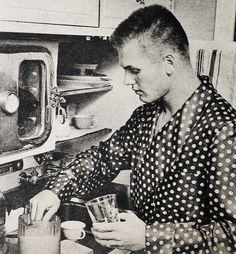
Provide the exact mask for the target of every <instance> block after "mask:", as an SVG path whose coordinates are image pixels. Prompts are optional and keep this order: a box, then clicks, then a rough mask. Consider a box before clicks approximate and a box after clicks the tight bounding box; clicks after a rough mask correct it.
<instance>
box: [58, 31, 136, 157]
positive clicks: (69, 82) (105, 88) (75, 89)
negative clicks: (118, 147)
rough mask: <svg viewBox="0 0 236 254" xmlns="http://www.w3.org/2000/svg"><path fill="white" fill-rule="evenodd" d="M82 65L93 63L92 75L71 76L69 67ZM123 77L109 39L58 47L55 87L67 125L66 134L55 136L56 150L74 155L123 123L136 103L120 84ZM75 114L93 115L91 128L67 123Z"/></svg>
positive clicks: (82, 39)
mask: <svg viewBox="0 0 236 254" xmlns="http://www.w3.org/2000/svg"><path fill="white" fill-rule="evenodd" d="M84 52H86V54H84ZM84 63H87V64H91V63H93V64H97V69H96V75H95V76H78V75H77V76H76V75H74V70H73V66H76V65H77V64H84ZM123 77H124V72H123V69H122V68H120V67H119V66H118V58H117V52H116V51H115V50H114V49H113V48H112V47H111V45H110V42H109V40H107V39H106V40H105V39H104V38H103V37H90V38H87V37H86V36H77V38H76V40H74V41H65V42H61V43H60V44H59V55H58V82H57V84H58V89H59V92H60V94H61V96H63V97H64V98H65V100H66V103H65V104H64V105H63V104H62V106H63V107H64V108H65V109H66V112H67V116H68V119H69V121H70V122H71V125H70V133H69V135H66V136H63V135H61V133H59V135H58V137H56V149H57V151H63V152H71V153H77V152H79V151H81V150H84V149H83V148H85V149H88V148H89V147H90V146H91V145H97V144H98V143H99V141H101V140H104V139H107V138H108V137H109V136H110V135H111V134H112V132H113V131H115V130H116V129H118V128H119V127H120V126H122V125H123V124H124V123H125V122H126V121H127V119H128V118H129V117H130V115H131V113H132V111H133V110H134V109H135V108H136V107H137V106H138V105H140V101H139V99H138V97H137V96H136V94H134V93H133V92H132V90H131V89H129V88H127V87H125V86H123V85H122V83H123ZM64 78H65V79H64ZM134 98H135V99H134ZM133 99H134V100H133ZM118 108H119V111H118V112H117V109H118ZM121 112H122V113H121ZM76 114H82V115H93V116H94V119H95V122H96V124H95V126H94V127H92V128H88V129H76V128H75V127H74V125H73V121H71V119H72V117H73V115H76ZM85 140H86V142H85ZM84 143H86V144H85V145H84Z"/></svg>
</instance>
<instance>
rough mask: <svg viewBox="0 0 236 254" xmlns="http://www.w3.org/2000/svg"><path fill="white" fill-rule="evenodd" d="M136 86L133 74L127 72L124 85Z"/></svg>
mask: <svg viewBox="0 0 236 254" xmlns="http://www.w3.org/2000/svg"><path fill="white" fill-rule="evenodd" d="M134 84H135V79H134V77H133V75H132V74H130V73H128V72H127V71H126V72H125V77H124V85H126V86H128V85H134Z"/></svg>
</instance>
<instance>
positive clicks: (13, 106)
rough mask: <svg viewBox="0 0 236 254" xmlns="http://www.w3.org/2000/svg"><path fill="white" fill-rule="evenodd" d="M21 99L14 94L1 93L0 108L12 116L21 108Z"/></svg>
mask: <svg viewBox="0 0 236 254" xmlns="http://www.w3.org/2000/svg"><path fill="white" fill-rule="evenodd" d="M19 103H20V102H19V98H18V97H17V95H16V94H15V93H13V92H9V91H7V92H1V93H0V108H1V109H2V110H3V111H4V112H5V113H8V114H12V113H14V112H16V111H17V109H18V107H19Z"/></svg>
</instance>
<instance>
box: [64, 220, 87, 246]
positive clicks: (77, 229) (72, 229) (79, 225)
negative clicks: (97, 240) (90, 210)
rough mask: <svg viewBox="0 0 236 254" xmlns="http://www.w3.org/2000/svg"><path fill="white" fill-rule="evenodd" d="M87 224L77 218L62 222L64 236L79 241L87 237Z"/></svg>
mask: <svg viewBox="0 0 236 254" xmlns="http://www.w3.org/2000/svg"><path fill="white" fill-rule="evenodd" d="M85 226H86V225H85V223H83V222H82V221H77V220H68V221H64V222H62V223H61V228H62V231H63V233H64V236H65V237H66V238H67V239H69V240H71V241H77V240H79V239H83V238H84V237H85V235H86V233H85V230H84V228H85Z"/></svg>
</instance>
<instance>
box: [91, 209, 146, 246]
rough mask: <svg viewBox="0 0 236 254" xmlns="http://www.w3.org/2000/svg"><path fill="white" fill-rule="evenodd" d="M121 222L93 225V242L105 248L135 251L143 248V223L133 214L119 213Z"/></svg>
mask: <svg viewBox="0 0 236 254" xmlns="http://www.w3.org/2000/svg"><path fill="white" fill-rule="evenodd" d="M119 216H120V219H121V220H122V221H121V222H112V223H93V228H92V233H93V234H94V237H95V240H96V241H97V242H98V243H99V244H101V245H103V246H106V247H109V248H117V249H124V250H131V251H137V250H141V249H144V248H145V223H144V222H143V221H142V220H140V219H139V218H138V217H137V216H136V215H135V214H134V213H132V212H128V213H120V214H119Z"/></svg>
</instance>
